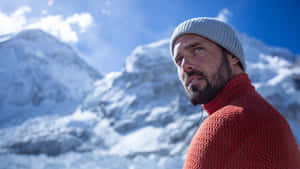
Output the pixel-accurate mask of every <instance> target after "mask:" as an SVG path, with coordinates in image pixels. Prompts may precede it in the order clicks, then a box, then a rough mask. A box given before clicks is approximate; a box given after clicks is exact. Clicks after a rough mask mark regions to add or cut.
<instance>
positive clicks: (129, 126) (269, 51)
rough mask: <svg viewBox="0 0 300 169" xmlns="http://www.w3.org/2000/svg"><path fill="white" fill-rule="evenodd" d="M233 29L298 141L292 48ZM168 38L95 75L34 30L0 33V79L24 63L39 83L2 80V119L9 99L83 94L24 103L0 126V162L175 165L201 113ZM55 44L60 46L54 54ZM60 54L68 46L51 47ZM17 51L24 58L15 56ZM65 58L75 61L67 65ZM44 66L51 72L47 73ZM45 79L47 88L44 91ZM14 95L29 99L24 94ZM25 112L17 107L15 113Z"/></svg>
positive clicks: (135, 168) (299, 93) (299, 107)
mask: <svg viewBox="0 0 300 169" xmlns="http://www.w3.org/2000/svg"><path fill="white" fill-rule="evenodd" d="M47 37H48V38H47ZM45 38H46V39H48V40H45ZM240 38H241V40H242V43H243V45H244V48H245V54H246V60H247V65H248V67H247V68H248V70H247V72H248V73H249V75H250V78H251V80H252V81H253V83H254V85H255V87H256V88H257V90H258V91H259V92H260V93H261V94H262V95H263V96H264V97H265V98H266V99H268V100H269V101H270V102H271V103H272V104H273V105H274V106H275V107H276V108H277V109H278V110H280V111H281V112H282V114H283V115H284V116H285V117H286V118H287V119H288V121H289V123H290V125H291V127H292V130H293V132H294V135H295V136H296V137H297V141H298V143H299V142H300V133H299V132H300V125H299V122H300V98H299V97H300V78H299V76H300V67H299V62H298V63H297V62H296V59H297V57H295V55H293V54H292V53H291V52H289V51H288V50H287V49H282V48H277V47H270V46H267V45H264V44H263V42H261V41H259V40H257V39H254V38H250V37H247V36H246V35H244V34H240ZM24 39H25V40H24ZM38 39H40V40H38ZM41 39H42V40H41ZM50 39H51V40H50ZM49 41H51V43H50V42H49ZM54 41H55V42H56V43H54ZM45 42H46V44H44V43H45ZM47 42H48V43H47ZM52 42H53V43H52ZM33 44H36V45H35V46H34V45H33ZM37 44H38V45H37ZM168 45H169V44H168V40H162V41H159V42H155V43H152V44H148V45H143V46H138V47H137V48H136V49H135V50H134V51H133V52H132V54H131V55H130V56H129V57H128V58H127V61H126V63H125V66H124V68H123V69H122V70H121V71H120V72H112V73H109V74H107V75H106V76H104V77H103V78H101V79H100V75H99V74H98V73H96V72H95V71H94V70H93V69H91V68H90V67H89V66H87V65H86V64H85V63H84V62H82V61H81V60H80V59H78V57H74V58H77V59H74V58H73V57H71V56H77V55H76V54H75V53H74V52H73V51H72V49H71V48H69V47H67V46H66V45H64V44H62V43H61V42H58V41H57V40H53V38H52V37H50V36H49V35H46V36H45V34H44V33H42V32H40V31H26V32H22V33H20V34H18V35H16V36H13V37H12V38H10V39H9V40H6V41H4V42H2V43H1V44H0V52H1V53H8V54H10V55H11V56H10V57H7V58H6V59H7V60H8V61H6V64H3V63H1V69H2V68H5V69H3V70H9V71H6V72H1V71H0V72H1V76H0V77H1V78H3V80H4V81H5V82H7V84H6V86H11V84H14V83H11V82H10V81H9V80H10V79H11V78H9V77H11V76H12V75H10V74H13V75H14V76H13V77H14V78H16V79H23V78H24V77H26V76H25V74H28V73H27V72H26V73H23V74H22V73H21V74H17V73H12V72H17V70H22V71H21V72H23V70H26V69H25V68H23V67H30V69H31V71H29V72H31V74H30V75H33V76H32V77H31V78H29V79H26V80H23V81H22V82H23V86H26V85H30V86H34V85H37V86H42V87H40V88H42V90H39V91H38V92H37V91H36V90H35V89H34V87H27V88H28V89H27V88H24V89H23V88H22V90H20V89H19V91H21V92H18V91H16V90H14V89H13V90H12V89H11V90H8V89H7V88H6V89H5V90H2V86H1V94H2V93H3V94H2V95H9V96H11V97H9V98H10V100H12V101H10V100H9V99H8V97H6V98H5V99H2V100H3V101H2V100H1V101H0V103H1V106H2V107H5V109H3V108H2V109H0V110H1V111H0V119H8V117H11V118H12V117H16V114H13V115H12V116H8V115H7V114H9V113H10V110H11V109H13V110H15V109H18V110H22V109H24V110H25V108H26V107H27V106H28V105H30V107H34V106H37V107H41V105H42V104H43V103H44V105H49V104H50V103H49V102H51V104H50V105H59V103H60V100H58V101H57V100H56V99H55V98H61V97H60V96H61V95H60V94H58V93H63V95H64V97H63V98H65V100H76V99H77V98H84V99H83V100H81V99H79V100H77V101H76V104H77V105H76V106H75V102H73V104H72V105H73V106H72V108H73V109H65V108H66V107H65V105H63V106H61V108H60V109H59V111H57V112H56V113H55V112H53V111H51V113H50V112H49V111H48V110H49V109H45V108H44V109H36V110H35V111H37V110H39V111H44V110H46V111H44V112H39V113H37V114H38V115H35V114H32V113H30V112H26V113H27V114H26V115H23V117H26V118H22V119H23V121H22V122H20V123H9V124H10V125H6V126H5V127H1V126H0V136H1V138H3V139H1V140H0V153H1V155H0V161H1V163H0V168H21V167H22V168H50V169H52V168H101V169H102V168H105V169H124V168H129V169H139V168H144V169H147V168H149V169H150V168H160V169H167V168H168V169H169V168H182V165H183V162H184V157H185V153H186V151H187V147H188V145H189V142H190V140H191V138H192V136H193V134H194V132H195V130H196V129H197V128H198V127H199V125H200V124H201V122H202V121H203V120H204V119H205V118H206V117H207V114H206V113H205V112H204V111H202V110H201V107H200V106H198V107H194V106H192V105H191V104H190V103H189V101H188V99H187V97H186V95H185V92H184V90H183V87H182V86H181V84H180V83H179V80H178V77H177V72H176V68H175V66H174V65H173V63H172V60H171V57H170V54H169V49H168ZM7 46H9V47H7ZM32 46H34V47H32ZM9 48H13V49H14V50H16V51H18V50H19V49H20V48H21V49H23V50H21V52H19V53H20V55H17V54H15V53H17V52H16V51H14V52H12V51H10V52H9ZM28 48H30V50H29V49H28ZM53 49H56V50H59V51H63V53H64V54H63V55H55V54H52V53H51V52H53ZM67 49H69V50H67ZM38 51H40V52H38ZM54 51H55V50H54ZM66 51H68V52H66ZM47 52H48V53H47ZM69 52H70V53H72V54H74V55H71V54H70V53H69ZM41 53H42V54H41ZM53 53H55V52H53ZM66 53H67V54H66ZM8 54H7V55H8ZM64 55H68V56H66V58H65V57H57V56H64ZM12 56H13V57H12ZM17 56H18V57H17ZM24 56H25V57H24ZM23 57H24V58H27V59H22V62H17V61H16V60H18V58H23ZM12 58H13V59H12ZM71 58H73V59H74V60H76V61H74V60H72V59H71ZM9 59H10V60H9ZM35 59H36V60H35ZM39 59H41V60H42V61H40V60H39ZM23 60H25V61H26V62H25V61H23ZM31 60H32V61H31ZM34 60H35V61H34ZM79 60H80V61H79ZM24 62H25V63H24ZM45 62H47V63H48V62H50V63H51V64H49V63H48V64H46V63H45ZM7 63H9V64H7ZM16 63H18V64H20V65H23V66H20V67H21V68H22V69H20V68H18V69H17V68H16V67H17V66H14V65H17V64H16ZM22 63H24V64H22ZM2 64H3V65H5V66H6V67H5V66H2ZM50 65H51V66H50ZM69 65H73V66H71V67H72V69H71V70H69V68H68V66H69ZM78 65H79V66H78ZM80 65H81V66H80ZM57 69H59V70H57ZM66 69H67V70H66ZM55 70H56V71H55ZM2 74H3V76H2ZM40 74H43V75H40ZM44 74H46V75H44ZM45 76H46V77H48V76H50V77H51V81H53V82H51V83H50V80H49V78H45ZM36 78H37V79H38V80H37V79H36ZM70 78H71V79H70ZM96 79H99V80H97V81H95V80H96ZM3 80H2V81H3ZM94 82H95V83H94ZM46 83H48V84H46ZM56 83H57V85H54V84H56ZM4 84H5V83H4ZM1 85H2V84H1ZM61 87H62V88H61ZM29 88H30V89H29ZM48 89H51V92H52V94H48V93H49V92H47V91H48ZM52 90H53V91H52ZM40 91H42V92H40ZM12 92H15V93H12ZM51 92H50V93H51ZM87 92H88V94H87V95H86V93H87ZM19 93H21V94H20V95H18V94H19ZM34 93H37V94H39V95H40V94H41V93H42V96H43V97H42V98H44V99H42V101H40V102H37V103H36V104H35V103H34V101H33V100H34V99H35V97H36V95H37V94H34ZM53 93H54V94H53ZM56 94H58V96H57V95H56ZM23 95H25V96H27V95H29V96H28V98H30V99H23V97H20V96H23ZM13 96H14V97H13ZM84 96H86V97H84ZM14 99H15V100H14ZM18 99H21V101H19V100H18ZM22 99H23V100H27V101H26V102H25V104H24V101H23V102H22ZM28 100H29V101H28ZM20 103H22V104H20ZM0 108H1V107H0ZM3 110H6V113H5V112H4V113H3ZM29 110H31V109H29ZM64 110H65V111H67V112H63V111H64ZM72 110H73V111H72ZM24 113H25V112H24ZM24 113H23V112H21V111H19V112H18V114H17V115H18V116H19V115H20V114H24ZM12 124H14V125H12Z"/></svg>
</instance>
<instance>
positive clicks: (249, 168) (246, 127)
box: [184, 73, 300, 169]
mask: <svg viewBox="0 0 300 169" xmlns="http://www.w3.org/2000/svg"><path fill="white" fill-rule="evenodd" d="M202 106H203V108H204V109H205V110H206V111H207V113H208V114H209V116H208V118H207V119H205V121H203V123H202V124H201V126H200V127H199V129H198V130H197V132H196V133H195V135H194V137H193V139H192V141H191V144H190V147H189V149H188V154H187V158H186V161H185V164H184V169H256V168H259V169H260V168H263V169H269V168H270V169H300V150H299V147H298V144H297V142H296V139H295V137H294V136H293V133H292V131H291V129H290V127H289V125H288V123H287V121H286V120H285V119H284V118H283V116H282V115H281V114H280V113H279V112H278V111H276V110H275V109H274V108H273V107H272V106H271V105H270V104H269V103H267V102H266V101H265V100H264V99H263V98H262V97H261V96H260V95H259V94H258V93H257V92H256V91H255V89H254V87H253V86H252V85H251V81H250V80H249V78H248V75H247V74H245V73H243V74H239V75H237V76H235V77H234V78H233V79H232V80H231V81H229V82H228V83H227V84H226V86H225V87H224V89H222V91H221V92H220V93H219V94H218V95H217V96H216V97H215V98H214V99H213V100H212V101H211V102H209V103H208V104H205V105H202Z"/></svg>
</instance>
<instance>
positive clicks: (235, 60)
mask: <svg viewBox="0 0 300 169" xmlns="http://www.w3.org/2000/svg"><path fill="white" fill-rule="evenodd" d="M227 59H228V62H229V64H230V65H232V66H236V65H238V64H239V62H240V60H239V59H238V58H237V57H235V56H233V55H232V54H230V53H228V54H227Z"/></svg>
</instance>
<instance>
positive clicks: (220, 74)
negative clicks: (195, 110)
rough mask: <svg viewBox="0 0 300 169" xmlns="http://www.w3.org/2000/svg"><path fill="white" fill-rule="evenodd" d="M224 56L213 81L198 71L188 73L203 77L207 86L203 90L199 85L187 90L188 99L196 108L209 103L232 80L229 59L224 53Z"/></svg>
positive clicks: (213, 76)
mask: <svg viewBox="0 0 300 169" xmlns="http://www.w3.org/2000/svg"><path fill="white" fill-rule="evenodd" d="M222 54H223V57H222V61H221V63H220V65H219V67H218V68H217V71H216V72H215V73H214V74H213V75H212V78H211V80H209V78H208V76H207V75H205V74H204V73H203V72H201V71H198V70H193V71H191V72H189V73H188V76H192V75H199V76H201V77H203V79H202V81H203V83H205V84H206V85H205V86H204V87H203V88H200V87H199V86H198V85H191V86H190V87H189V89H186V92H187V95H188V98H189V100H190V101H191V103H192V104H193V105H194V106H195V105H198V104H207V103H209V102H210V101H211V100H213V99H214V98H215V97H216V96H217V94H218V93H219V92H221V90H222V89H223V88H224V87H225V85H226V84H227V82H228V81H230V79H231V78H232V70H231V68H230V65H229V62H228V60H227V57H226V55H225V53H224V52H222Z"/></svg>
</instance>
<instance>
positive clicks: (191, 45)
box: [184, 42, 201, 49]
mask: <svg viewBox="0 0 300 169" xmlns="http://www.w3.org/2000/svg"><path fill="white" fill-rule="evenodd" d="M198 45H201V43H199V42H195V43H192V44H189V45H187V46H185V47H184V49H189V48H193V47H196V46H198Z"/></svg>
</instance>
